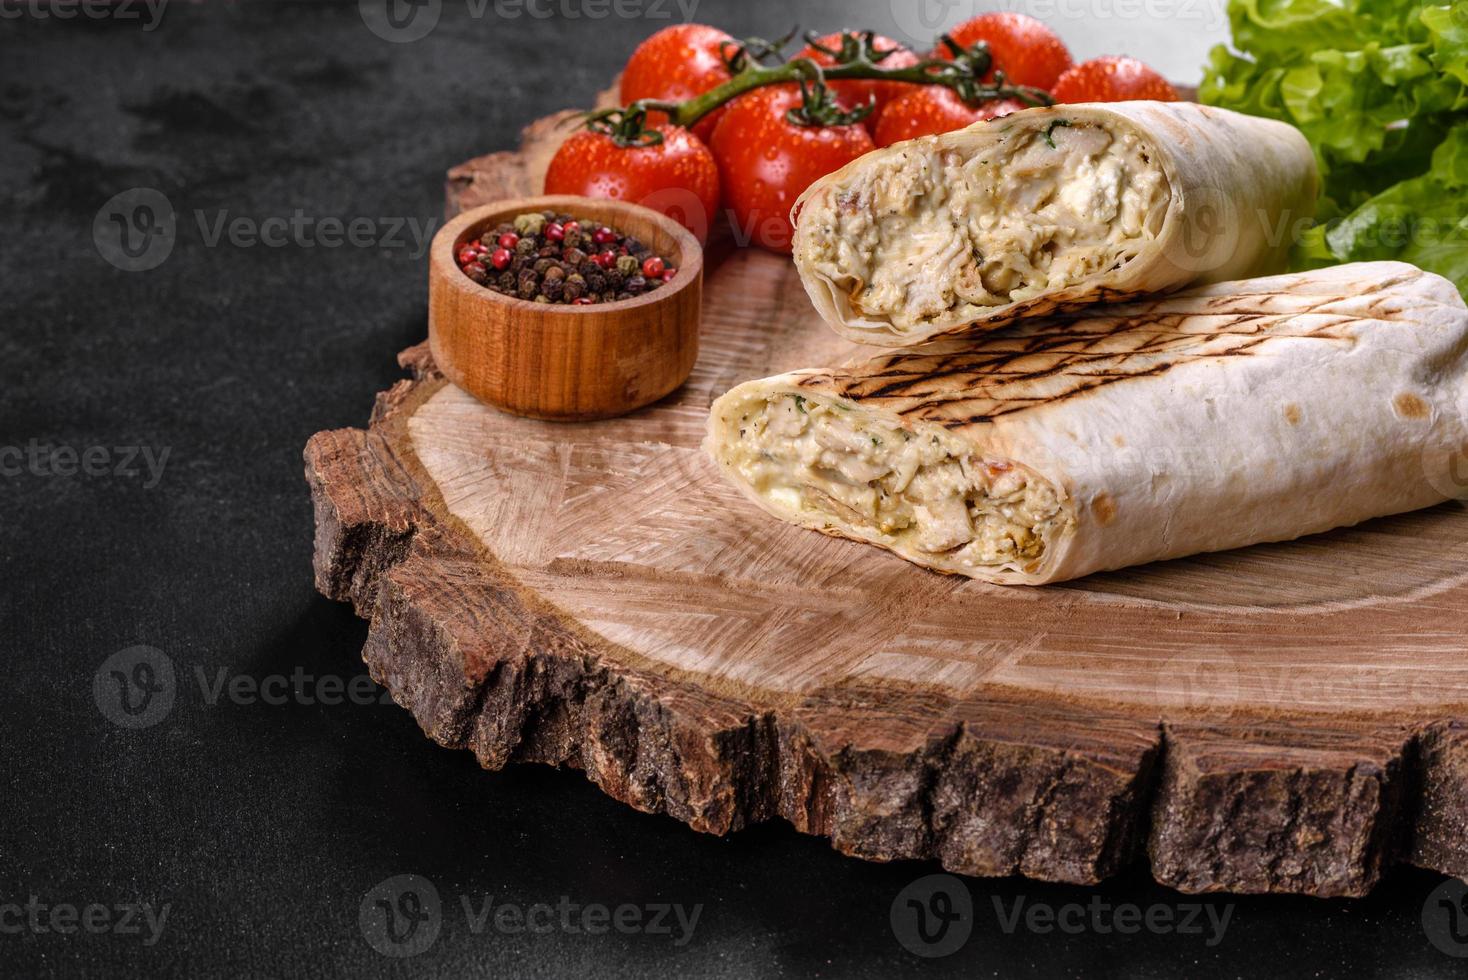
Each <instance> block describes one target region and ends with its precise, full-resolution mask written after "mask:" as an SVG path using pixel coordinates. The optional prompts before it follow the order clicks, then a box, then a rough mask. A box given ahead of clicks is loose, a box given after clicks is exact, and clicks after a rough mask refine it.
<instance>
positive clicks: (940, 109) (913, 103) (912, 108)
mask: <svg viewBox="0 0 1468 980" xmlns="http://www.w3.org/2000/svg"><path fill="white" fill-rule="evenodd" d="M1025 108H1028V107H1027V106H1026V105H1025V104H1024V103H1023V102H1021V101H1019V100H1018V99H992V100H990V101H988V102H981V103H980V104H979V105H977V106H970V105H969V104H968V103H966V102H964V101H963V100H962V99H960V98H959V97H958V93H957V92H955V91H953V89H951V88H947V87H945V86H942V85H929V86H927V87H925V88H920V89H918V90H917V91H916V92H909V93H908V94H907V95H904V96H903V97H902V98H900V99H898V100H897V101H896V102H893V103H892V104H891V105H889V106H888V107H887V108H886V109H884V110H883V111H882V118H881V119H880V120H878V121H877V136H876V144H877V145H878V146H891V145H892V144H893V143H900V142H902V141H903V140H910V139H914V138H916V137H918V136H931V135H932V134H934V133H947V132H950V131H952V130H955V129H962V128H964V127H965V126H971V125H973V124H974V123H976V122H980V121H982V120H985V119H994V118H996V117H998V116H1007V115H1009V114H1010V113H1011V112H1018V111H1019V110H1021V109H1025Z"/></svg>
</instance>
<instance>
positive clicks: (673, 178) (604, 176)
mask: <svg viewBox="0 0 1468 980" xmlns="http://www.w3.org/2000/svg"><path fill="white" fill-rule="evenodd" d="M654 128H655V129H656V130H657V131H658V132H659V133H662V134H663V141H662V142H661V143H658V144H656V145H654V146H633V147H623V146H618V145H617V144H616V143H615V142H613V140H612V138H611V137H610V136H608V135H607V134H605V133H594V132H591V131H590V130H586V129H583V130H581V131H580V132H579V133H575V134H573V135H572V136H571V138H570V139H568V140H566V142H564V143H562V144H561V148H560V149H559V150H557V151H556V155H555V156H554V157H553V158H551V162H550V169H548V170H547V171H546V172H545V193H547V194H579V195H581V196H582V197H610V198H616V199H617V200H619V201H631V202H632V203H634V204H641V205H643V206H645V207H649V208H652V209H653V210H654V211H661V212H662V213H663V214H666V215H668V216H669V217H670V218H673V219H674V220H676V221H678V222H680V223H681V224H683V226H684V227H686V228H687V229H688V230H689V231H691V232H693V233H694V234H695V235H697V236H698V240H699V241H703V240H704V239H706V238H707V237H708V230H709V226H710V224H712V222H713V220H714V212H715V211H717V210H718V207H719V169H718V166H717V165H716V164H715V163H714V157H713V154H712V153H710V152H709V148H708V147H706V146H704V145H703V143H701V142H699V140H698V139H697V137H695V136H694V135H693V134H692V133H690V132H688V130H686V129H683V128H682V127H681V126H657V127H654Z"/></svg>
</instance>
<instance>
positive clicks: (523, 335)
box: [428, 195, 703, 420]
mask: <svg viewBox="0 0 1468 980" xmlns="http://www.w3.org/2000/svg"><path fill="white" fill-rule="evenodd" d="M527 211H560V212H565V213H567V214H572V215H575V216H576V217H577V218H578V219H581V220H583V221H598V222H601V223H602V224H606V225H610V226H611V227H613V228H615V229H616V230H617V231H619V232H621V233H622V234H624V235H630V236H632V237H633V238H636V239H638V240H640V241H642V242H643V243H645V244H646V245H647V246H648V247H650V248H651V249H652V250H653V252H654V253H655V254H657V255H661V256H663V257H664V258H666V259H667V260H668V262H669V264H670V265H672V266H673V267H675V268H676V269H677V270H678V274H677V275H676V276H674V277H673V280H672V281H671V282H669V283H666V284H665V285H663V286H660V287H658V288H657V289H655V290H652V291H650V292H647V293H644V294H642V295H641V296H637V297H635V298H633V299H626V300H620V301H617V302H612V303H594V304H590V305H586V306H572V305H569V304H563V303H532V302H529V301H527V300H522V299H520V298H518V297H512V296H506V295H504V294H503V293H496V292H494V291H492V290H489V289H486V288H485V287H483V286H480V285H478V284H476V283H475V282H473V281H472V280H470V278H469V277H468V276H466V275H464V273H463V271H462V270H461V269H460V268H459V266H458V263H457V262H456V261H455V256H456V255H457V254H458V251H459V248H460V247H461V246H462V245H464V244H465V243H466V242H469V241H473V240H475V239H477V238H479V236H480V235H482V234H483V233H484V232H485V231H487V230H489V229H492V228H493V227H494V226H495V225H497V224H499V223H500V222H502V221H511V220H513V219H514V217H515V215H517V214H524V213H525V212H527ZM702 295H703V250H702V248H701V247H700V246H699V244H698V240H697V239H696V238H694V237H693V235H692V234H690V233H689V232H688V230H687V229H685V228H684V227H683V226H682V225H680V224H678V223H677V222H676V221H674V220H673V219H671V218H668V217H666V216H665V215H662V214H659V213H658V212H656V211H653V210H651V209H649V208H644V207H641V206H640V205H636V204H628V203H625V202H622V201H610V200H601V199H596V198H587V197H572V196H566V195H551V196H545V197H527V198H520V199H517V200H509V201H499V202H496V203H494V204H487V205H485V206H484V207H481V208H475V209H474V210H472V211H467V212H465V213H464V214H461V215H459V216H458V217H457V218H454V219H453V220H452V221H450V222H449V223H448V224H446V225H444V227H443V228H442V229H440V230H439V232H438V234H437V235H435V236H434V239H433V246H432V249H431V251H430V253H429V263H428V340H429V344H430V346H431V348H432V350H433V358H434V360H435V361H436V362H437V363H438V366H439V368H440V370H442V371H443V373H444V375H445V376H446V377H447V378H448V379H449V380H450V381H452V382H453V383H454V384H456V385H458V386H459V387H460V388H463V389H464V390H465V391H467V392H469V393H470V394H471V395H473V396H474V397H475V398H478V399H479V400H480V401H482V402H485V403H487V404H490V405H493V406H495V407H496V408H500V409H503V410H505V411H507V412H513V413H514V414H516V415H526V416H530V417H531V418H538V419H561V420H576V419H599V418H610V417H612V416H614V415H625V414H626V413H628V412H630V411H632V410H633V409H637V408H641V407H642V406H643V405H647V404H650V403H651V402H655V401H657V400H658V399H659V398H662V397H663V396H664V395H666V394H667V393H668V392H670V391H672V390H673V389H675V388H677V387H678V386H679V385H681V384H682V383H683V382H684V381H685V380H686V379H687V378H688V375H689V372H691V371H692V370H693V362H694V360H695V359H696V358H697V357H698V317H699V303H700V302H701V300H702Z"/></svg>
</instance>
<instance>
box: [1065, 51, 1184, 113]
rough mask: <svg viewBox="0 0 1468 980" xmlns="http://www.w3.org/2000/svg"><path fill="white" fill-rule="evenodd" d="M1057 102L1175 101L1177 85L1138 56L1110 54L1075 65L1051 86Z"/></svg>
mask: <svg viewBox="0 0 1468 980" xmlns="http://www.w3.org/2000/svg"><path fill="white" fill-rule="evenodd" d="M1050 94H1051V95H1053V96H1055V101H1056V102H1131V101H1133V100H1136V99H1156V100H1157V101H1159V102H1176V101H1177V89H1175V88H1173V87H1172V83H1171V82H1169V81H1168V80H1167V79H1165V78H1163V77H1162V76H1161V75H1159V74H1157V72H1155V71H1153V70H1152V69H1151V68H1148V67H1147V66H1146V65H1144V64H1142V63H1141V62H1140V61H1138V60H1137V59H1136V58H1119V57H1116V56H1115V55H1107V56H1106V57H1104V58H1093V59H1092V60H1090V61H1087V62H1084V63H1082V64H1079V65H1076V66H1075V67H1074V68H1072V69H1071V70H1070V71H1068V72H1066V73H1065V74H1064V75H1061V76H1060V80H1059V81H1057V82H1056V83H1055V87H1054V88H1053V89H1051V92H1050Z"/></svg>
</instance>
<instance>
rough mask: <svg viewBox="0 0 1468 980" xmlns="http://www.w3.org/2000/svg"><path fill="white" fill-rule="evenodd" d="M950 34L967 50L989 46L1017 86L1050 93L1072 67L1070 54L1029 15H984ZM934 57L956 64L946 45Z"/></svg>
mask: <svg viewBox="0 0 1468 980" xmlns="http://www.w3.org/2000/svg"><path fill="white" fill-rule="evenodd" d="M948 33H949V36H950V37H952V38H953V40H954V41H956V42H958V44H959V45H960V46H961V47H965V48H969V47H973V46H974V45H975V44H977V43H978V42H980V41H987V42H989V53H990V54H991V55H993V56H994V67H995V68H996V69H1000V70H1002V71H1003V72H1004V75H1005V77H1006V78H1008V79H1009V80H1010V81H1011V82H1013V83H1014V84H1015V85H1033V86H1035V87H1036V88H1044V89H1048V88H1049V87H1050V86H1052V85H1054V84H1055V80H1056V79H1057V78H1059V77H1060V75H1061V72H1063V71H1065V70H1066V69H1067V68H1069V67H1070V66H1071V60H1070V52H1069V51H1067V50H1066V48H1065V44H1064V43H1063V42H1062V41H1061V40H1060V38H1059V37H1057V36H1056V34H1055V32H1054V31H1052V30H1051V29H1050V28H1048V27H1046V26H1045V25H1044V24H1042V23H1041V22H1040V21H1038V20H1036V19H1035V18H1033V17H1030V16H1029V15H1027V14H1017V13H997V14H980V15H979V16H977V17H974V18H973V19H971V20H966V21H964V22H963V23H962V24H959V25H958V26H957V27H956V28H954V29H953V30H951V31H949V32H948ZM934 54H935V55H936V56H937V57H939V58H946V59H947V60H949V61H952V60H953V52H952V51H949V50H948V48H947V46H946V45H943V44H940V45H938V50H937V51H935V52H934Z"/></svg>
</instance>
